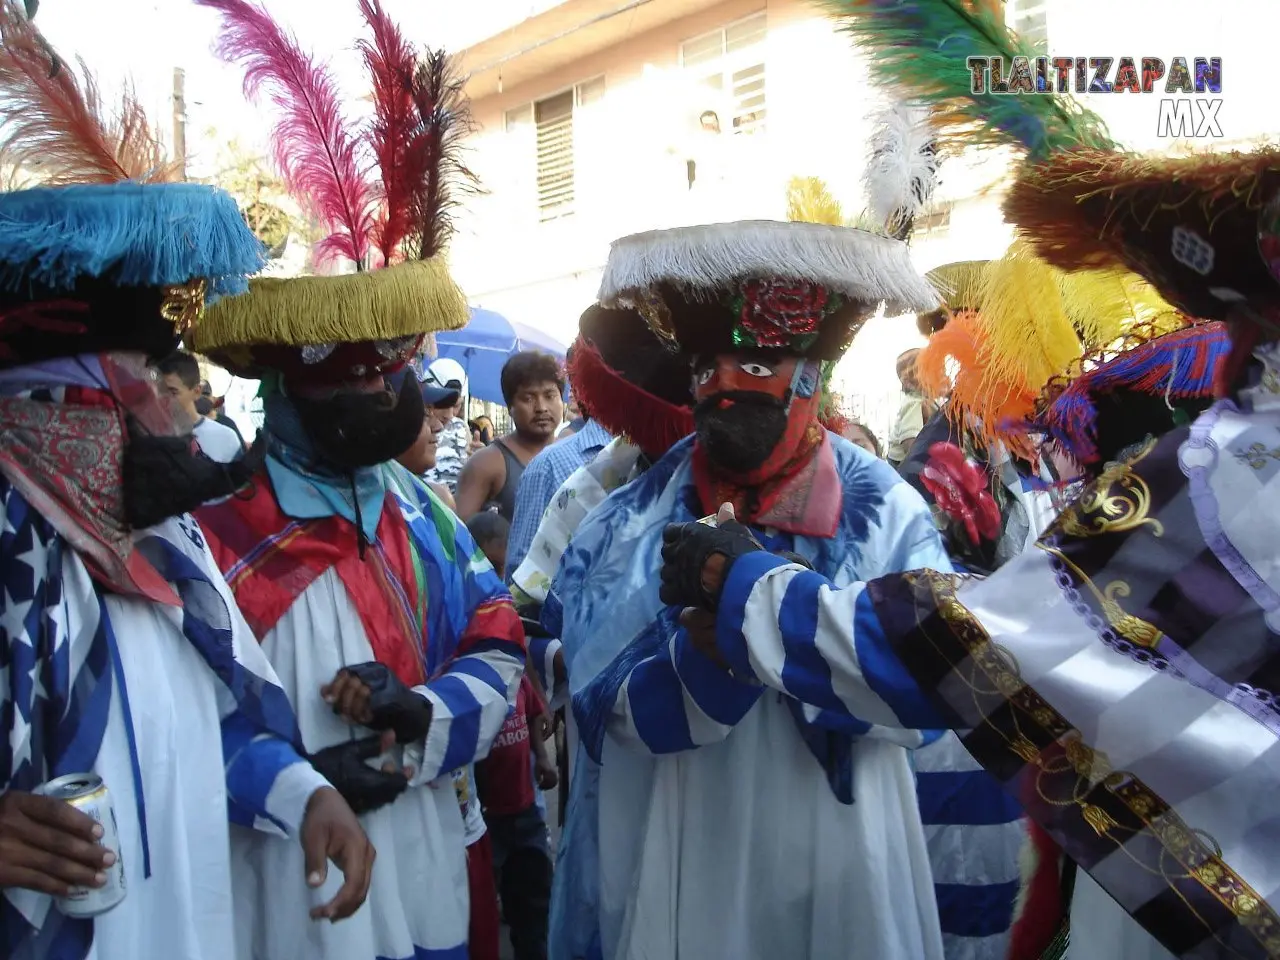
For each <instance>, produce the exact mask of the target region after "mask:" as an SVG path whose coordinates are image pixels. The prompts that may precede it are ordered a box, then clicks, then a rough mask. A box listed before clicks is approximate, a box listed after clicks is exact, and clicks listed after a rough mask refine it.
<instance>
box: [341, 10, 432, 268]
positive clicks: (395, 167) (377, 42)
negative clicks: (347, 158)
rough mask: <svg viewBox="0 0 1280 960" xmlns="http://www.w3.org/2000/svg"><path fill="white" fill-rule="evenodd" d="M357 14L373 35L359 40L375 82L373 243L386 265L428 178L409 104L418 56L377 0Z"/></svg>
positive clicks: (414, 114) (418, 128)
mask: <svg viewBox="0 0 1280 960" xmlns="http://www.w3.org/2000/svg"><path fill="white" fill-rule="evenodd" d="M360 13H361V14H362V15H363V16H364V19H365V23H367V24H368V25H369V29H370V31H371V32H372V34H373V39H372V40H361V41H360V42H359V44H358V46H359V48H360V52H361V54H362V55H363V56H364V62H365V66H367V67H368V68H369V76H370V79H371V80H372V82H373V112H374V118H373V123H372V125H371V126H370V128H369V143H370V145H371V146H372V148H373V153H374V155H375V156H376V157H377V159H378V169H379V171H380V172H381V178H382V190H381V200H382V211H381V213H380V214H379V216H378V219H377V224H376V225H375V227H374V231H373V242H374V245H375V246H376V247H377V248H378V250H379V252H380V253H381V254H382V258H383V259H384V260H385V261H386V262H388V263H390V262H391V260H392V258H393V257H394V256H395V255H396V253H397V251H398V250H399V248H400V245H401V243H402V242H403V241H404V239H405V237H406V236H407V235H408V233H409V229H410V226H411V225H412V222H413V218H412V204H413V198H414V196H415V194H416V193H417V192H418V190H419V185H420V184H421V183H422V182H423V180H424V178H425V177H426V167H427V153H426V151H425V150H424V149H423V147H424V142H423V141H424V136H423V133H422V129H421V128H422V123H421V120H420V119H419V117H418V113H417V110H416V108H415V104H414V100H413V78H414V73H415V71H416V70H417V66H418V58H417V54H416V53H415V51H414V49H413V46H412V44H410V43H409V42H408V41H406V40H405V38H404V36H403V35H402V34H401V33H400V29H399V28H398V27H397V26H396V25H395V24H394V23H393V22H392V21H391V18H390V17H388V16H387V15H386V13H385V12H384V11H383V9H382V3H381V2H380V0H360Z"/></svg>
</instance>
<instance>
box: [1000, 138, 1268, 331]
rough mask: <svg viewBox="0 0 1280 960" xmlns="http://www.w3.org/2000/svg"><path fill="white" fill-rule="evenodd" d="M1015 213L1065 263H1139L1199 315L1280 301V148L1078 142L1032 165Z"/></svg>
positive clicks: (1052, 257) (1043, 252) (1011, 203)
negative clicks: (1170, 153)
mask: <svg viewBox="0 0 1280 960" xmlns="http://www.w3.org/2000/svg"><path fill="white" fill-rule="evenodd" d="M1004 213H1005V217H1006V219H1008V220H1009V221H1010V222H1012V223H1015V224H1017V225H1018V227H1019V228H1020V229H1021V230H1022V231H1023V232H1024V233H1025V234H1026V235H1027V236H1028V237H1029V238H1030V241H1031V243H1032V244H1033V245H1034V247H1035V249H1036V251H1037V253H1039V254H1040V256H1042V257H1043V258H1044V259H1046V260H1047V261H1049V262H1050V263H1052V264H1054V265H1055V266H1058V267H1061V268H1063V269H1066V270H1075V269H1080V268H1096V267H1124V268H1127V269H1129V270H1133V271H1135V272H1137V273H1139V274H1141V275H1142V276H1144V277H1146V278H1147V279H1148V280H1150V281H1151V283H1153V284H1155V286H1156V287H1157V288H1159V290H1160V291H1161V293H1163V294H1164V296H1165V297H1166V298H1167V299H1168V300H1169V301H1170V302H1172V303H1173V304H1175V305H1176V306H1177V307H1179V308H1180V309H1181V310H1183V311H1185V312H1186V313H1188V314H1190V315H1192V316H1196V317H1203V318H1206V319H1222V318H1225V317H1226V316H1227V314H1228V313H1229V312H1231V310H1232V308H1233V307H1235V306H1236V305H1237V304H1242V303H1247V304H1255V305H1259V306H1267V307H1271V308H1275V307H1277V306H1280V148H1275V147H1272V148H1267V149H1262V150H1257V151H1254V152H1252V153H1238V152H1233V153H1225V154H1202V155H1197V156H1192V157H1183V158H1176V159H1171V158H1149V157H1141V156H1135V155H1132V154H1124V153H1117V152H1113V151H1106V150H1088V149H1078V150H1072V151H1068V152H1065V153H1062V154H1056V155H1054V156H1051V157H1048V158H1045V159H1042V160H1037V161H1035V162H1032V163H1027V164H1024V165H1023V166H1022V167H1021V169H1020V170H1019V171H1018V174H1017V179H1016V180H1015V181H1014V184H1013V187H1012V189H1011V190H1010V191H1009V194H1008V196H1007V197H1006V198H1005V203H1004ZM1277 334H1280V330H1273V331H1272V336H1273V337H1274V336H1276V335H1277Z"/></svg>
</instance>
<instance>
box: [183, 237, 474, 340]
mask: <svg viewBox="0 0 1280 960" xmlns="http://www.w3.org/2000/svg"><path fill="white" fill-rule="evenodd" d="M468 317H469V313H468V310H467V300H466V297H464V296H463V294H462V290H461V289H459V287H458V285H457V284H456V283H454V281H453V277H451V276H450V275H449V269H448V266H447V265H446V264H445V262H444V260H443V258H441V257H433V258H432V259H430V260H414V261H410V262H407V263H401V264H397V265H396V266H393V267H387V268H385V269H383V270H373V271H369V272H366V273H351V274H345V275H343V276H337V277H294V278H290V279H284V280H282V279H275V278H268V277H263V278H260V279H257V280H251V281H249V292H248V293H247V294H246V295H244V296H240V297H226V298H224V299H222V300H219V301H218V302H217V303H215V304H213V305H212V306H211V307H209V308H208V309H207V310H206V311H205V315H204V318H203V319H202V320H201V321H200V322H199V323H197V324H196V326H195V327H194V328H193V329H192V330H190V331H189V332H188V333H187V335H186V337H185V340H186V343H187V346H188V348H189V349H191V350H194V351H196V352H197V353H209V352H211V351H215V350H220V349H224V348H227V347H235V346H247V345H250V344H268V343H269V344H279V345H286V346H303V345H306V344H313V343H354V342H357V341H361V340H388V339H392V338H395V337H409V336H415V335H417V334H421V333H434V332H436V331H440V330H457V329H458V328H459V327H463V326H465V325H466V323H467V319H468Z"/></svg>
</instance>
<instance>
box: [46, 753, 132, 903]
mask: <svg viewBox="0 0 1280 960" xmlns="http://www.w3.org/2000/svg"><path fill="white" fill-rule="evenodd" d="M32 792H33V793H36V794H39V795H40V796H44V797H52V798H53V799H54V800H62V801H63V802H64V803H69V804H71V806H73V807H75V808H76V809H77V810H79V811H80V812H81V813H83V814H85V815H86V816H90V817H93V819H94V820H96V821H98V823H99V824H101V825H102V839H101V840H99V841H98V843H99V845H101V846H103V847H105V848H106V849H108V850H110V851H111V852H112V853H114V854H115V855H116V862H115V863H113V864H112V865H111V866H109V867H103V868H102V870H101V872H102V873H104V874H106V877H107V882H106V883H105V884H103V885H102V886H101V887H72V888H71V890H70V892H69V893H68V894H67V895H66V896H65V897H59V898H58V900H57V904H58V909H59V910H61V911H62V912H63V913H64V914H66V915H67V916H68V917H96V916H98V915H100V914H103V913H106V912H107V911H109V910H113V909H115V907H117V906H119V904H120V902H121V901H122V900H124V897H125V893H126V891H125V883H124V860H123V858H121V856H120V834H119V831H118V830H117V829H116V812H115V808H114V807H113V806H112V805H111V794H110V793H109V792H108V791H107V785H106V784H105V783H103V782H102V778H101V777H99V776H98V775H97V774H93V773H69V774H67V775H66V776H65V777H58V778H57V779H56V780H50V781H49V782H48V783H46V784H42V785H41V786H39V787H36V788H35V790H33V791H32Z"/></svg>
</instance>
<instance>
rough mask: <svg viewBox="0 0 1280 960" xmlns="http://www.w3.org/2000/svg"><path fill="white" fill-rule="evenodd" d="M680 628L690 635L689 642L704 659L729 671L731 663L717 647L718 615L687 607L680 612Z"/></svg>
mask: <svg viewBox="0 0 1280 960" xmlns="http://www.w3.org/2000/svg"><path fill="white" fill-rule="evenodd" d="M680 626H682V627H684V628H685V630H686V631H688V633H689V641H690V642H691V643H692V644H693V647H694V649H695V650H697V651H698V652H699V653H701V654H702V655H703V656H704V657H706V658H707V659H708V660H710V661H711V662H712V663H714V664H715V665H716V666H718V667H720V668H721V669H722V670H725V671H728V669H729V663H728V661H727V660H725V658H724V656H723V655H722V654H721V653H720V648H719V647H718V646H716V615H715V614H714V613H709V612H708V611H706V610H702V609H699V608H698V607H686V608H685V609H684V610H682V611H681V612H680Z"/></svg>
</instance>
